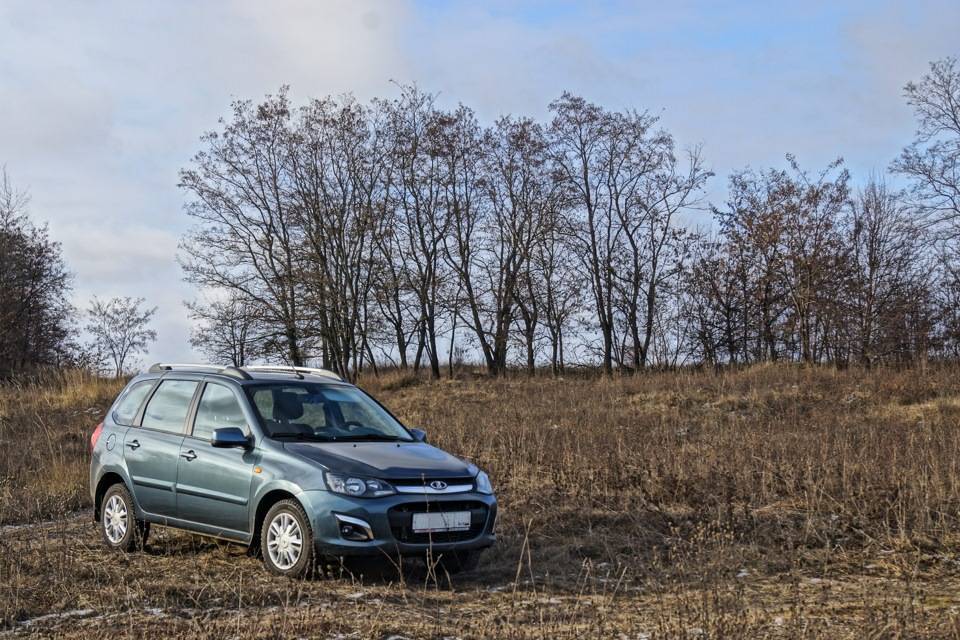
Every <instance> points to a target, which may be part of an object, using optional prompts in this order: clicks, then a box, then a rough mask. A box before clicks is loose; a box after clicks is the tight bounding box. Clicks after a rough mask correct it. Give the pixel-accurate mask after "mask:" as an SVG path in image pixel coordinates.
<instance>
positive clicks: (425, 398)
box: [0, 366, 960, 638]
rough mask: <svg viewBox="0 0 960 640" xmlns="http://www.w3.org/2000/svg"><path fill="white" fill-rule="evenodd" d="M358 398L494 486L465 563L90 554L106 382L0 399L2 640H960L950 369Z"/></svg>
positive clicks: (505, 385)
mask: <svg viewBox="0 0 960 640" xmlns="http://www.w3.org/2000/svg"><path fill="white" fill-rule="evenodd" d="M363 386H365V387H366V388H367V389H369V390H370V391H372V392H373V393H374V394H376V395H377V396H378V397H379V398H381V399H382V400H383V401H384V402H385V403H386V404H387V405H388V406H390V407H391V408H392V409H393V410H394V411H395V413H397V414H398V415H399V416H400V417H401V418H402V419H403V420H404V421H406V422H407V423H408V424H410V425H415V426H420V427H423V428H425V429H426V430H427V431H428V434H429V436H430V439H431V441H432V442H433V443H435V444H437V445H438V446H440V447H443V448H445V449H448V450H450V451H453V452H456V453H458V454H460V455H462V456H464V457H467V458H470V459H472V460H474V461H475V462H477V464H479V465H480V466H481V467H483V468H485V469H487V470H488V471H489V472H490V475H491V477H492V478H493V481H494V483H495V485H496V487H497V491H498V496H499V499H500V504H501V518H500V521H499V524H498V533H499V535H500V541H499V544H498V546H497V547H495V549H494V550H493V551H490V552H488V553H487V554H486V555H485V558H484V562H483V564H482V566H481V568H480V569H479V570H478V571H476V572H474V573H472V574H466V575H461V576H454V577H450V576H446V575H439V574H438V572H437V571H435V570H432V569H431V567H429V566H424V565H422V564H418V563H406V564H405V565H404V566H402V567H400V568H399V570H398V568H396V567H391V566H383V563H374V564H366V565H356V564H355V565H350V566H348V567H345V568H343V570H342V571H340V572H338V573H337V574H336V575H334V576H330V577H325V578H319V579H314V580H308V581H288V580H283V579H278V578H273V577H269V576H268V575H267V573H266V572H265V571H263V570H262V568H261V566H260V564H259V562H258V561H257V560H255V559H253V558H249V557H247V556H246V555H245V554H244V552H243V550H242V549H239V548H236V547H231V546H228V545H222V544H219V543H216V542H213V541H210V540H204V539H201V538H197V537H193V536H190V535H186V534H182V533H178V532H173V531H169V530H162V529H156V530H155V533H154V535H153V536H152V537H151V541H150V544H149V545H148V548H147V549H146V550H145V551H144V552H143V553H139V554H133V555H130V556H122V555H112V554H106V553H105V552H104V551H103V550H102V549H101V547H100V546H99V541H98V535H97V532H96V529H95V527H94V524H93V523H92V521H91V520H90V518H89V515H88V513H87V512H86V509H87V508H88V504H87V503H88V498H87V488H86V474H87V462H88V461H87V457H86V456H87V437H88V436H89V433H90V431H91V429H92V428H93V426H94V424H95V423H96V422H98V421H99V419H100V417H101V416H102V414H103V412H104V411H105V408H106V406H107V405H108V404H109V402H110V400H111V399H112V396H113V395H114V394H115V393H116V391H117V390H118V388H119V385H118V384H116V383H113V382H104V381H95V380H90V379H84V378H82V377H78V376H66V377H65V378H64V379H61V380H59V381H57V383H56V384H52V383H48V384H46V385H43V386H36V385H28V386H22V387H19V388H17V387H4V388H2V389H0V445H2V446H0V527H2V528H0V634H4V633H7V634H12V635H19V634H39V635H47V636H59V637H86V636H91V635H98V634H101V633H104V632H106V631H107V630H109V631H110V633H111V634H112V635H114V636H119V637H128V636H129V637H142V636H146V635H148V634H153V635H154V636H155V637H215V638H234V637H241V638H243V637H274V636H277V637H339V638H354V637H355V638H387V637H391V636H399V637H406V638H444V637H451V638H452V637H459V638H476V637H504V638H574V637H584V638H590V637H611V638H621V637H623V638H659V637H667V638H729V637H732V638H765V637H769V638H815V637H816V638H819V637H830V638H914V637H936V638H941V637H942V638H960V522H958V519H960V369H957V368H932V367H931V368H928V369H926V370H910V371H900V372H896V371H879V372H865V371H859V370H852V371H836V370H832V369H811V368H799V367H790V366H761V367H754V368H750V369H746V370H741V371H728V372H725V373H715V372H711V371H700V372H693V371H691V372H674V373H655V374H648V375H643V376H638V377H632V378H614V379H612V380H599V379H580V378H567V379H561V380H555V379H552V378H546V377H544V378H537V379H533V380H528V379H525V378H516V379H506V380H481V379H477V380H471V379H465V380H456V381H442V382H439V383H427V382H423V381H420V380H418V379H415V378H412V377H405V376H401V375H392V376H390V377H386V378H382V379H370V380H366V381H364V383H363ZM81 509H82V510H84V511H83V513H82V515H78V514H77V510H81Z"/></svg>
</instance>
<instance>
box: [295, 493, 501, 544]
mask: <svg viewBox="0 0 960 640" xmlns="http://www.w3.org/2000/svg"><path fill="white" fill-rule="evenodd" d="M298 498H300V500H301V501H302V502H303V506H304V508H305V509H306V511H307V515H308V516H309V518H310V526H311V527H312V528H313V539H314V544H315V546H316V548H317V551H318V553H321V554H324V555H333V556H376V555H383V554H387V555H390V556H397V555H401V556H403V555H423V554H424V553H426V552H427V551H428V550H430V551H432V552H433V553H442V552H444V551H454V550H464V551H465V550H471V549H484V548H486V547H489V546H491V545H492V544H493V543H494V542H495V541H496V535H495V534H494V525H495V523H496V519H497V499H496V497H495V496H492V495H485V494H481V493H475V492H467V493H454V494H448V495H412V494H401V495H394V496H387V497H384V498H351V497H349V496H344V495H340V494H338V493H333V492H331V491H305V492H303V493H302V494H300V495H299V496H298ZM441 511H470V513H471V527H470V530H469V531H463V532H450V533H434V534H418V533H414V532H413V531H412V528H411V520H412V517H413V513H422V512H434V513H436V512H441ZM334 514H341V515H344V516H349V517H351V518H357V519H360V520H363V521H365V522H367V523H368V524H369V525H370V529H371V531H372V532H373V540H371V541H362V542H359V541H352V540H346V539H344V538H343V537H342V536H341V535H340V527H339V523H338V521H337V519H336V517H335V515H334Z"/></svg>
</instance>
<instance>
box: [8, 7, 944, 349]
mask: <svg viewBox="0 0 960 640" xmlns="http://www.w3.org/2000/svg"><path fill="white" fill-rule="evenodd" d="M958 34H960V2H957V1H956V0H952V1H941V0H929V1H927V0H914V1H912V2H882V1H878V0H871V1H866V0H862V1H861V0H846V1H836V0H835V1H833V2H802V3H800V2H790V3H787V2H782V3H781V2H774V1H767V2H754V1H741V2H727V3H723V2H715V1H711V2H708V1H703V2H682V1H681V2H669V3H667V2H582V3H572V2H570V3H568V2H546V1H544V2H536V1H531V2H507V1H498V0H493V1H491V2H476V1H473V2H469V1H467V2H440V1H419V2H417V1H412V0H411V1H406V0H393V1H388V0H385V1H382V2H375V1H364V0H353V1H347V2H340V1H329V2H328V1H320V0H313V1H310V0H271V1H270V2H267V1H265V0H264V1H260V2H254V1H232V2H228V1H226V0H224V1H219V2H214V1H204V0H192V1H189V2H188V1H187V0H182V1H178V0H170V1H165V2H137V1H134V0H115V1H97V0H90V1H87V2H72V1H71V2H67V1H64V2H56V1H53V0H49V1H43V2H37V1H36V0H23V1H21V0H0V165H5V166H6V169H7V172H8V174H9V176H10V179H11V180H12V182H13V183H14V185H15V186H16V187H18V188H20V189H23V190H26V191H28V192H29V194H30V196H31V202H30V214H31V216H32V218H33V219H34V221H36V222H38V223H48V224H49V226H50V231H51V235H52V236H53V238H54V239H56V240H58V241H59V242H61V243H62V246H63V253H64V257H65V260H66V262H67V264H68V266H69V268H70V269H71V270H72V271H73V272H74V274H75V278H74V288H73V296H74V304H76V305H77V306H78V307H80V308H85V307H86V306H87V303H88V301H89V299H90V297H91V296H93V295H97V296H99V297H101V298H109V297H113V296H133V297H143V298H146V300H147V302H148V304H149V305H150V306H157V307H158V311H157V314H156V317H155V321H154V328H155V329H156V330H157V334H158V340H157V342H156V343H155V344H154V345H153V346H152V348H151V350H150V353H149V354H147V355H146V356H144V357H143V358H142V361H143V362H152V361H157V360H164V361H173V362H176V361H188V362H189V361H198V360H199V356H198V355H197V354H195V353H193V352H192V350H191V348H190V345H189V335H190V321H189V319H188V317H187V313H186V309H185V308H184V306H183V302H184V301H185V300H192V299H194V298H195V297H196V296H197V292H196V291H195V290H194V289H193V288H192V287H191V286H190V285H187V284H185V283H183V281H182V276H183V274H182V273H181V271H180V268H179V267H178V265H177V262H176V252H177V243H178V241H179V239H180V238H181V236H182V235H183V233H184V232H185V230H186V229H187V226H188V221H187V218H186V216H185V214H184V213H183V204H184V201H185V194H184V193H183V192H182V191H181V190H180V189H178V187H177V174H178V171H179V170H180V169H182V168H185V167H187V166H188V165H189V161H190V158H191V156H193V154H195V153H196V152H197V151H199V150H200V148H201V147H200V143H199V137H200V135H201V134H202V133H203V132H204V131H207V130H210V129H215V128H216V127H217V121H218V118H220V117H222V116H225V115H226V114H227V112H228V109H229V105H230V102H231V100H234V99H237V98H242V99H247V98H250V99H258V98H261V97H263V96H264V95H265V94H267V93H273V92H276V91H277V89H278V88H279V87H280V86H281V85H290V86H291V95H292V97H293V98H294V99H295V100H297V101H301V100H304V99H306V98H310V97H321V96H325V95H340V94H344V93H352V94H354V95H356V96H357V97H358V98H359V99H361V100H368V99H370V98H372V97H374V96H384V97H390V96H393V95H395V94H396V93H397V88H396V86H397V83H401V84H406V83H417V84H418V85H419V86H420V87H421V88H423V89H425V90H427V91H431V92H435V93H437V94H439V100H440V102H441V104H442V105H445V106H453V105H455V104H456V103H458V102H462V103H464V104H467V105H469V106H471V107H473V109H474V110H475V111H476V112H477V114H478V116H479V117H480V118H481V119H482V120H484V121H486V122H490V121H492V120H493V119H495V118H496V117H497V116H499V115H503V114H508V113H510V114H523V115H529V116H533V117H536V118H540V119H544V120H546V119H547V118H548V116H549V111H548V108H547V105H548V104H549V103H550V101H551V100H552V99H554V98H556V97H557V96H559V95H560V93H561V92H562V91H564V90H569V91H572V92H575V93H579V94H580V95H583V96H584V97H586V98H587V99H589V100H591V101H593V102H597V103H600V104H602V105H604V106H606V107H608V108H612V109H623V108H633V109H638V110H649V111H650V112H651V113H654V114H657V115H659V116H660V118H661V123H662V125H663V126H664V127H665V128H667V129H668V130H669V131H670V132H671V133H672V134H673V135H674V137H675V138H676V139H677V141H678V143H679V144H680V145H681V146H693V145H697V144H700V145H702V146H703V154H704V157H705V159H706V161H707V164H708V165H709V166H710V167H711V168H712V169H713V171H714V172H716V174H717V175H716V177H715V178H713V180H712V182H711V183H710V185H709V188H708V193H709V197H710V198H711V199H712V200H714V201H716V202H717V203H720V202H722V200H723V196H724V190H725V186H726V176H727V175H729V173H730V172H731V171H734V170H738V169H741V168H744V167H746V166H748V165H749V166H752V167H755V168H765V167H770V166H776V167H782V166H784V155H785V154H786V153H793V154H795V155H796V156H797V157H798V159H799V161H800V163H801V165H802V166H804V167H806V168H809V169H811V170H815V169H818V168H820V167H823V166H825V165H826V164H827V163H828V162H829V161H831V160H832V159H834V158H836V157H838V156H840V157H843V158H844V160H845V162H846V165H847V167H848V168H849V169H850V170H851V172H852V173H853V176H854V180H855V182H856V183H862V182H863V181H864V180H865V179H866V178H867V177H868V176H869V175H870V173H871V172H875V173H876V172H883V171H884V170H885V169H886V167H887V166H888V164H889V163H890V161H891V160H892V159H893V158H894V157H895V156H896V155H897V153H898V152H899V150H900V149H901V148H902V147H903V146H905V145H906V144H908V143H909V142H910V140H911V139H912V136H913V132H914V129H915V123H914V120H913V116H912V113H911V110H910V108H909V107H908V105H906V103H905V101H904V99H903V96H902V88H903V85H904V84H905V83H906V82H908V81H910V80H917V79H919V78H920V77H921V76H922V75H923V73H924V72H925V71H926V69H927V65H928V63H929V62H930V61H932V60H936V59H939V58H943V57H946V56H960V35H958ZM698 215H699V216H700V217H702V220H701V219H698V218H697V216H698ZM691 224H697V225H701V224H702V225H707V224H709V219H708V214H706V213H701V214H693V216H692V219H691Z"/></svg>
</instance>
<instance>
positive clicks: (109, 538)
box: [100, 484, 150, 551]
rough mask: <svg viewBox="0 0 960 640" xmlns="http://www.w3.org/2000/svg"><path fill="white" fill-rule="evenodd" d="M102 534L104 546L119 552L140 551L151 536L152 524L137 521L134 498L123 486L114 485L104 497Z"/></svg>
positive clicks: (101, 519)
mask: <svg viewBox="0 0 960 640" xmlns="http://www.w3.org/2000/svg"><path fill="white" fill-rule="evenodd" d="M100 533H101V534H102V536H103V542H104V544H105V545H107V547H109V548H111V549H116V550H117V551H134V550H136V549H140V548H142V547H143V545H144V544H145V543H146V541H147V536H148V535H150V523H149V522H143V521H141V520H138V519H137V512H136V509H134V506H133V498H132V497H131V496H130V492H129V491H127V488H126V487H125V486H124V485H122V484H115V485H113V486H112V487H110V488H109V489H107V493H106V494H104V496H103V508H102V510H101V512H100Z"/></svg>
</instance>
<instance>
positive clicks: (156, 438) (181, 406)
mask: <svg viewBox="0 0 960 640" xmlns="http://www.w3.org/2000/svg"><path fill="white" fill-rule="evenodd" d="M197 385H198V383H197V382H196V381H192V380H162V381H161V382H160V384H159V385H158V386H157V390H156V391H155V392H154V394H153V395H152V396H151V397H150V400H149V401H148V402H147V406H146V408H145V409H144V412H143V420H142V421H141V424H140V427H139V428H137V427H132V428H130V429H127V433H126V435H125V436H124V441H123V451H124V459H125V461H126V464H127V472H128V473H129V474H130V480H131V481H132V482H133V493H134V497H135V498H136V500H137V503H138V504H139V505H140V508H141V509H143V510H144V511H145V512H147V513H148V514H151V515H155V516H162V517H170V518H172V517H176V504H177V497H176V488H177V461H178V460H179V456H180V444H181V443H182V442H183V437H184V425H185V424H186V418H187V414H188V413H189V411H190V405H191V402H192V400H193V395H194V393H195V392H196V389H197Z"/></svg>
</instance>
